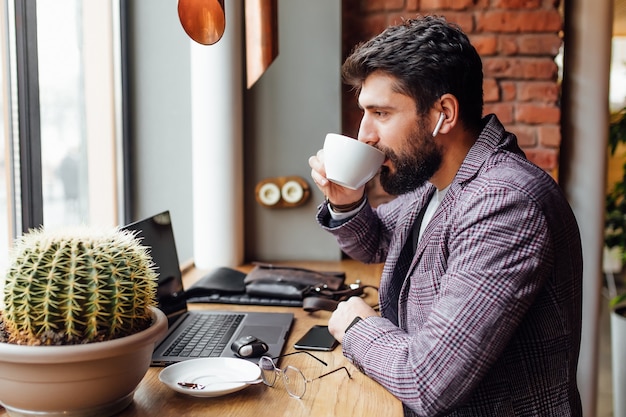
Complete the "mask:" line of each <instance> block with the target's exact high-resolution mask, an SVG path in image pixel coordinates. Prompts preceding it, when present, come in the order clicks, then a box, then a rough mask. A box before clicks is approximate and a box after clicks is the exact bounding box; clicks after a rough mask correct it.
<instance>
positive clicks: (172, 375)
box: [159, 358, 261, 397]
mask: <svg viewBox="0 0 626 417" xmlns="http://www.w3.org/2000/svg"><path fill="white" fill-rule="evenodd" d="M260 377H261V369H260V368H259V367H258V366H257V365H256V364H254V363H252V362H249V361H247V360H244V359H237V358H202V359H191V360H188V361H183V362H179V363H175V364H174V365H170V366H168V367H167V368H165V369H163V370H162V371H161V372H160V373H159V380H160V381H161V382H163V383H164V384H165V385H167V386H168V387H170V388H171V389H173V390H174V391H177V392H180V393H182V394H187V395H192V396H194V397H219V396H221V395H226V394H230V393H232V392H236V391H240V390H242V389H244V388H246V387H247V386H248V385H249V384H247V383H245V382H225V381H220V380H236V381H254V380H258V379H259V378H260ZM179 382H188V383H196V384H201V385H204V388H202V389H191V388H186V387H182V386H180V385H179V384H178V383H179Z"/></svg>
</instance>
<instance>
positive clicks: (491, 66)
mask: <svg viewBox="0 0 626 417" xmlns="http://www.w3.org/2000/svg"><path fill="white" fill-rule="evenodd" d="M418 14H437V15H443V16H445V17H446V18H447V19H448V20H449V21H451V22H454V23H456V24H458V25H459V26H460V27H461V28H462V29H463V30H464V31H465V32H466V33H467V34H468V35H469V37H470V39H471V41H472V43H473V44H474V46H475V47H476V50H477V51H478V52H479V54H480V55H481V57H482V59H483V71H484V79H485V80H484V92H485V107H484V113H485V114H488V113H495V114H496V115H497V116H498V117H499V118H500V120H501V121H502V123H503V124H504V125H505V126H506V128H507V129H508V130H509V131H511V132H513V133H515V134H516V135H517V137H518V141H519V143H520V146H521V147H522V148H523V149H524V151H525V152H526V155H527V156H528V158H529V159H530V160H531V161H533V162H534V163H536V164H537V165H539V166H540V167H542V168H544V169H545V170H546V171H548V172H550V173H551V174H552V175H554V176H556V171H557V163H558V152H559V145H560V143H561V128H560V118H561V110H560V103H559V99H560V88H559V80H558V75H559V74H558V67H557V64H556V63H555V61H554V59H555V57H556V56H557V54H558V53H559V48H560V46H561V38H560V36H559V33H560V31H561V30H562V27H563V20H562V15H561V13H560V12H559V0H343V53H344V57H345V56H347V54H348V53H349V52H350V50H351V49H352V48H353V47H354V45H356V44H357V43H359V42H361V41H364V40H366V39H369V38H370V37H372V36H374V35H376V34H377V33H379V32H381V31H382V30H383V29H384V28H385V27H387V26H388V25H390V24H393V23H397V22H399V21H400V19H401V18H410V17H415V16H416V15H418ZM360 116H361V113H360V111H359V110H358V108H357V107H356V100H355V97H354V93H353V92H351V91H348V90H347V89H345V90H344V99H343V126H344V128H343V130H344V133H346V134H348V135H353V136H356V133H357V131H358V125H359V120H360Z"/></svg>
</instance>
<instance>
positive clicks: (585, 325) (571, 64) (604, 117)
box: [561, 0, 613, 417]
mask: <svg viewBox="0 0 626 417" xmlns="http://www.w3.org/2000/svg"><path fill="white" fill-rule="evenodd" d="M566 14H567V18H566V21H565V22H566V27H565V36H566V37H565V71H566V72H565V79H564V94H565V98H564V101H563V102H564V103H565V106H564V108H563V112H564V114H563V120H564V124H563V141H564V146H563V149H564V152H565V155H566V156H567V158H566V161H562V164H563V168H564V172H565V174H564V175H562V176H561V180H562V183H563V184H564V187H565V192H566V194H567V197H568V199H569V201H570V204H571V205H572V208H573V210H574V213H575V214H576V217H577V219H578V222H579V226H580V232H581V237H582V245H583V260H584V261H583V262H584V265H583V319H582V344H581V351H580V357H579V360H578V384H579V389H580V394H581V398H582V403H583V415H585V416H588V417H592V416H595V415H596V412H597V411H596V410H597V385H598V339H599V331H598V322H599V315H600V302H601V300H602V297H601V287H602V247H603V230H604V205H605V189H606V187H605V183H606V152H607V135H608V120H609V118H608V111H609V110H608V108H609V107H608V106H609V72H610V57H611V36H612V27H613V23H612V22H613V16H612V2H610V1H597V0H581V1H574V2H569V3H568V4H567V5H566Z"/></svg>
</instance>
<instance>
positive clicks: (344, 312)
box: [328, 297, 378, 343]
mask: <svg viewBox="0 0 626 417" xmlns="http://www.w3.org/2000/svg"><path fill="white" fill-rule="evenodd" d="M377 315H378V314H377V313H376V311H374V309H373V308H372V307H370V306H369V305H367V303H366V302H365V301H363V299H361V298H360V297H350V298H349V299H348V300H347V301H342V302H341V303H339V305H338V306H337V309H336V310H335V311H334V312H333V314H332V316H330V320H328V330H329V331H330V334H332V335H333V337H334V338H335V339H337V340H338V341H339V343H342V342H343V337H344V336H345V334H346V328H347V327H348V326H349V325H350V323H352V321H353V320H354V319H355V318H356V317H361V318H362V319H364V318H366V317H371V316H377Z"/></svg>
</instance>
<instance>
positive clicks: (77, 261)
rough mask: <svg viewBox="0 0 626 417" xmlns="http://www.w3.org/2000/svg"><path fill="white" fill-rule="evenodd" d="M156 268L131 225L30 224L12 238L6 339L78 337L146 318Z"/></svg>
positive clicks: (131, 329)
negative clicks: (62, 227) (56, 227)
mask: <svg viewBox="0 0 626 417" xmlns="http://www.w3.org/2000/svg"><path fill="white" fill-rule="evenodd" d="M156 287H157V274H156V272H155V270H154V264H153V262H152V258H151V256H150V254H149V252H148V248H146V247H144V246H142V245H141V242H140V241H139V239H137V238H136V237H135V235H134V234H133V233H132V232H129V231H126V230H121V229H112V230H93V229H89V228H76V229H72V230H66V231H56V232H47V231H44V229H43V228H41V229H36V230H31V231H30V232H28V233H26V234H24V235H22V236H21V237H19V238H18V239H17V240H16V243H15V246H14V248H13V251H12V256H11V262H10V264H9V268H8V271H7V274H6V282H5V287H4V305H5V310H4V312H3V314H2V319H3V321H4V325H5V331H6V333H7V339H8V342H10V343H17V344H28V345H40V344H44V345H57V344H80V343H90V342H96V341H103V340H110V339H115V338H118V337H122V336H125V335H129V334H133V333H135V332H137V331H139V330H143V329H145V328H146V327H147V326H149V325H150V322H151V313H150V307H151V306H155V305H156Z"/></svg>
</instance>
